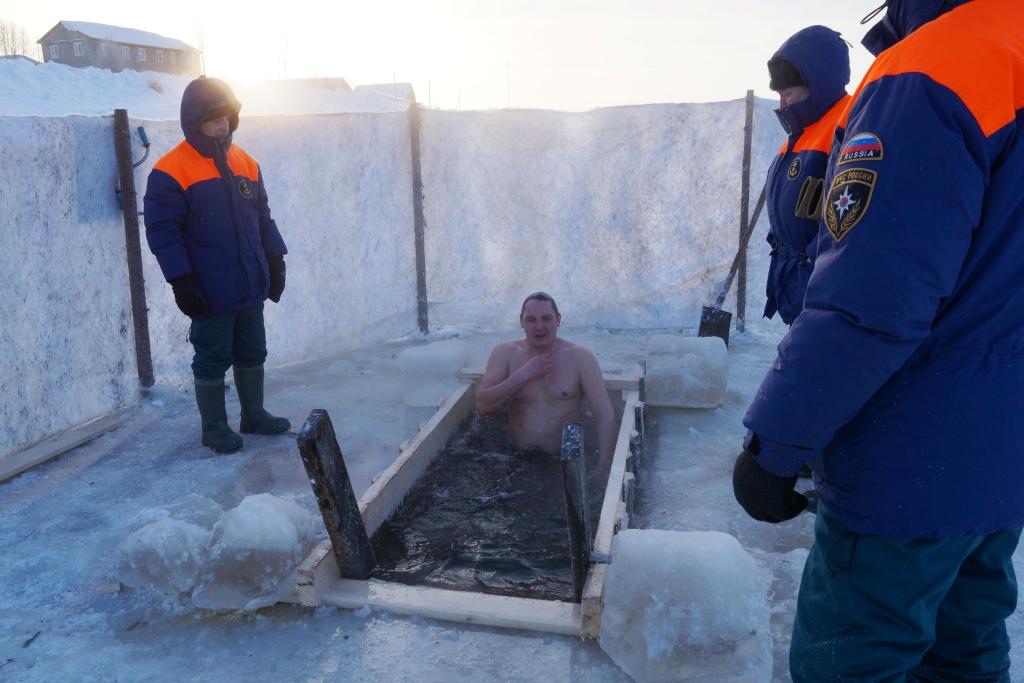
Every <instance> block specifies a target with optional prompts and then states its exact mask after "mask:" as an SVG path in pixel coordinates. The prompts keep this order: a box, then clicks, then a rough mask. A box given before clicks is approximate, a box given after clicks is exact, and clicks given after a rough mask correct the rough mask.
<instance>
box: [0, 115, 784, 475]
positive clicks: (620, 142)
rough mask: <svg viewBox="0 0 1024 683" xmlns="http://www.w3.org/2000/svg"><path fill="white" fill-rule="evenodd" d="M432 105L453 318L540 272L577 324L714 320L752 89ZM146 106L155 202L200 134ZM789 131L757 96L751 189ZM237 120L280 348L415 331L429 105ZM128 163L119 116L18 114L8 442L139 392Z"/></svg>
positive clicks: (164, 340) (431, 155) (2, 186)
mask: <svg viewBox="0 0 1024 683" xmlns="http://www.w3.org/2000/svg"><path fill="white" fill-rule="evenodd" d="M421 116H422V121H423V124H422V130H421V146H422V177H423V187H424V211H425V218H426V228H425V242H426V256H427V264H426V265H427V294H428V300H429V315H430V324H431V328H432V329H438V328H440V327H446V328H447V327H456V328H474V327H475V328H511V329H514V327H515V325H516V317H517V315H518V312H519V305H520V303H521V301H522V299H523V297H524V296H525V295H526V294H528V293H530V292H532V291H535V290H539V289H542V290H545V291H548V292H549V293H551V294H552V295H553V296H555V298H556V299H557V300H558V302H559V308H560V310H561V311H562V313H563V322H564V323H565V324H566V325H571V326H575V325H596V326H601V327H607V328H625V327H640V328H679V327H689V328H692V327H694V326H695V325H696V323H697V320H698V316H699V311H700V307H701V305H703V304H705V303H707V302H709V301H710V300H711V299H712V298H713V292H714V291H715V288H716V287H717V285H718V283H720V282H721V280H722V279H723V278H724V276H725V273H726V271H727V270H728V267H729V264H730V263H731V261H732V257H733V254H734V253H735V248H736V241H737V237H738V232H739V212H740V202H739V198H740V178H741V167H742V152H743V119H744V103H743V100H736V101H731V102H721V103H713V104H684V105H649V106H639V107H618V108H612V109H603V110H595V111H593V112H586V113H561V112H549V111H503V112H437V111H424V112H422V114H421ZM140 123H141V124H143V125H145V127H146V131H147V133H148V134H149V138H150V140H151V141H152V143H153V144H152V148H151V151H150V155H149V158H148V159H147V161H146V162H145V163H143V164H142V165H141V166H140V167H139V168H138V169H136V176H135V177H136V187H137V189H138V193H139V208H140V210H141V208H142V194H143V193H144V191H145V181H146V177H147V176H148V173H149V170H150V169H151V168H152V164H153V162H154V161H155V160H156V159H158V158H159V157H160V156H161V155H162V154H164V153H166V152H167V151H169V150H170V149H171V148H172V147H173V146H174V145H176V144H177V143H178V142H179V141H180V140H181V132H180V129H179V127H178V125H177V123H176V122H172V121H137V120H133V121H132V131H133V136H134V131H135V128H136V126H137V125H139V124H140ZM782 137H783V136H782V133H781V131H780V129H779V126H778V124H777V123H776V122H775V121H774V116H773V115H772V114H771V104H770V103H769V102H767V101H758V102H757V105H756V107H755V120H754V145H753V163H752V168H751V177H752V182H751V196H750V204H751V207H752V206H753V204H754V202H755V201H756V198H757V194H758V192H759V190H760V186H761V179H763V178H764V176H765V173H766V172H767V166H768V163H769V162H770V160H771V157H772V155H773V154H774V152H775V150H776V149H777V147H778V145H779V144H780V142H781V139H782ZM235 140H236V142H237V143H238V144H239V145H240V146H242V147H244V148H245V149H246V150H247V151H248V152H250V153H251V154H252V155H253V156H254V157H256V159H257V160H259V162H260V165H261V167H262V170H263V174H264V179H265V181H266V183H267V189H268V193H269V196H270V205H271V209H272V211H273V214H274V218H275V220H276V221H277V223H278V226H279V227H280V228H281V232H282V234H283V235H284V238H285V241H286V242H287V244H288V248H289V256H288V259H287V260H288V285H287V289H286V291H285V295H284V298H283V299H282V302H281V305H280V306H278V305H275V304H273V303H270V302H268V303H267V305H266V318H267V342H268V348H269V354H270V355H269V360H268V362H269V364H270V365H272V366H273V365H282V364H288V363H293V362H298V361H302V360H309V359H313V358H317V357H322V356H327V355H331V354H333V353H337V352H340V351H344V350H348V349H352V348H358V347H361V346H367V345H370V344H374V343H379V342H381V341H384V340H386V339H390V338H394V337H400V336H403V335H407V334H410V333H414V332H415V331H416V275H415V254H414V240H413V235H414V233H413V206H412V189H411V174H412V162H411V157H410V145H409V118H408V116H407V115H406V114H405V113H384V114H318V115H301V116H273V117H246V118H243V123H242V126H241V127H240V128H239V130H238V131H237V133H236V137H235ZM133 148H134V149H135V157H136V158H139V157H141V154H142V150H141V147H140V145H139V141H138V138H137V137H133ZM116 169H117V166H116V160H115V157H114V149H113V133H112V119H111V118H109V117H65V118H31V117H0V205H2V206H3V211H2V212H0V235H2V237H3V244H4V245H5V248H4V249H3V250H0V268H2V269H3V270H2V271H0V272H4V273H6V274H7V275H8V280H7V281H8V285H9V286H8V287H4V288H0V321H3V324H2V326H0V340H2V342H3V344H2V348H3V350H4V352H3V353H2V354H0V394H2V396H3V401H2V403H0V455H2V454H6V453H9V452H12V451H15V450H18V449H20V448H22V447H24V446H26V445H28V444H30V443H33V442H35V441H38V440H39V439H41V438H44V437H46V436H47V435H49V434H52V433H55V432H57V431H60V430H62V429H66V428H68V427H71V426H74V425H76V424H79V423H82V422H85V421H87V420H90V419H92V418H95V417H98V416H101V415H103V414H105V413H107V412H109V411H111V410H114V409H117V408H119V407H122V406H125V405H128V404H131V403H132V402H134V401H135V400H136V398H137V391H136V389H137V380H136V363H135V351H134V336H133V326H132V318H131V308H130V302H129V294H128V275H127V266H126V265H125V260H126V258H125V246H124V228H123V224H122V220H121V213H120V209H119V207H118V205H117V202H116V200H115V197H114V193H113V189H112V188H113V182H114V178H115V177H116V174H117V173H116ZM140 220H141V218H140ZM766 229H767V220H766V219H765V218H764V217H762V219H761V221H760V222H759V225H758V230H757V231H756V232H755V234H754V236H753V238H752V240H751V244H752V245H753V248H752V249H751V250H750V252H749V253H750V255H751V260H750V268H749V284H748V287H747V302H748V303H747V311H748V317H750V318H753V317H758V316H759V315H760V309H761V307H762V306H763V304H764V294H763V289H764V279H765V276H766V270H767V263H768V258H767V248H766V247H765V246H764V243H763V239H764V233H765V231H766ZM142 257H143V267H144V274H145V280H146V297H147V304H148V307H149V326H150V339H151V345H152V353H153V365H154V372H155V375H156V379H157V382H160V383H171V384H181V383H184V382H187V381H188V379H189V373H190V369H189V364H190V361H191V355H192V351H191V345H190V344H189V343H188V342H187V341H186V337H187V333H188V326H189V325H188V323H189V321H188V319H187V318H185V317H184V316H182V315H181V314H180V313H179V312H178V310H177V308H176V307H175V306H174V300H173V297H172V295H171V291H170V287H169V286H167V285H166V283H165V282H164V281H163V277H162V275H161V274H160V271H159V268H158V266H157V264H156V260H155V259H154V258H153V256H152V255H151V254H150V253H149V251H148V249H147V248H146V245H145V240H144V239H143V254H142ZM11 274H13V278H12V277H11ZM732 310H735V309H734V308H733V309H732Z"/></svg>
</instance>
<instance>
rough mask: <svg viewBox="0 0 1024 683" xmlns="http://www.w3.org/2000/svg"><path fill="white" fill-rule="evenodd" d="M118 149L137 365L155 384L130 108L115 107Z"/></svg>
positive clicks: (145, 378) (142, 379)
mask: <svg viewBox="0 0 1024 683" xmlns="http://www.w3.org/2000/svg"><path fill="white" fill-rule="evenodd" d="M114 151H115V153H116V154H117V173H118V177H119V179H120V185H121V215H122V216H123V218H124V244H125V250H126V252H127V258H128V291H129V293H130V295H131V302H132V321H133V323H134V327H135V364H136V366H137V368H138V372H139V382H140V383H141V384H142V386H144V387H151V386H153V382H154V378H153V352H152V350H151V349H150V345H149V313H148V309H147V308H146V282H145V280H144V279H143V277H142V245H141V242H140V239H139V204H138V198H137V196H136V194H135V169H134V166H133V163H132V132H131V129H130V128H129V127H128V110H127V109H115V110H114Z"/></svg>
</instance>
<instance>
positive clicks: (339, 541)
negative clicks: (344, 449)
mask: <svg viewBox="0 0 1024 683" xmlns="http://www.w3.org/2000/svg"><path fill="white" fill-rule="evenodd" d="M298 443H299V454H300V455H301V456H302V464H303V465H304V466H305V468H306V474H307V475H309V483H310V484H311V485H312V487H313V494H314V495H315V496H316V502H317V505H319V506H320V514H321V515H323V518H324V526H326V527H327V535H328V536H329V537H330V539H331V547H332V548H333V549H334V557H335V559H336V560H337V562H338V570H339V573H340V575H341V576H344V577H348V578H358V579H365V578H366V577H368V576H369V575H370V572H372V571H373V568H374V567H376V566H377V559H376V558H375V557H374V555H373V548H372V547H371V546H370V539H369V538H368V536H367V533H366V527H364V526H363V517H362V515H361V514H360V513H359V504H358V503H357V502H356V495H355V493H354V492H353V491H352V481H351V480H350V479H349V477H348V469H347V468H346V467H345V460H344V458H342V455H341V448H340V447H339V446H338V439H337V437H336V436H335V434H334V425H333V424H331V416H330V415H328V414H327V411H326V410H323V409H320V408H318V409H316V410H314V411H313V412H311V413H310V414H309V418H308V419H307V420H306V423H305V424H304V425H302V430H301V431H300V432H299V437H298Z"/></svg>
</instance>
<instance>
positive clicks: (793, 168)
mask: <svg viewBox="0 0 1024 683" xmlns="http://www.w3.org/2000/svg"><path fill="white" fill-rule="evenodd" d="M787 175H788V176H789V179H790V180H795V179H796V177H797V176H798V175H800V157H797V158H795V159H793V163H791V164H790V165H789V171H788V173H787Z"/></svg>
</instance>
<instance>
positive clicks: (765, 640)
mask: <svg viewBox="0 0 1024 683" xmlns="http://www.w3.org/2000/svg"><path fill="white" fill-rule="evenodd" d="M614 543H615V547H614V549H613V551H612V555H613V557H614V561H613V562H612V564H611V565H609V567H608V572H607V575H606V578H605V595H604V612H603V614H602V618H601V635H600V641H599V642H600V644H601V647H602V649H604V651H605V652H607V653H608V655H609V656H610V657H611V658H612V659H613V660H614V661H615V663H616V664H618V665H619V666H620V667H621V668H622V669H623V671H625V672H626V673H628V674H629V675H630V676H632V677H633V678H634V679H635V680H636V681H638V682H639V683H647V682H653V681H684V680H686V681H689V680H694V681H707V682H708V683H711V682H714V683H727V682H728V683H741V682H742V683H762V682H763V681H769V680H771V678H772V655H771V647H772V636H771V631H770V627H769V619H770V611H769V606H768V596H767V590H768V585H767V581H766V580H765V577H762V575H761V571H760V570H759V569H758V567H757V565H756V564H755V562H754V559H753V558H752V557H751V556H750V555H749V554H748V553H747V551H745V550H744V549H743V547H742V546H740V544H739V541H737V540H736V539H735V538H734V537H733V536H730V535H729V534H725V533H722V532H718V531H687V532H682V531H659V530H655V529H648V530H637V529H628V530H625V531H622V532H620V533H619V534H618V535H616V536H615V541H614Z"/></svg>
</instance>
